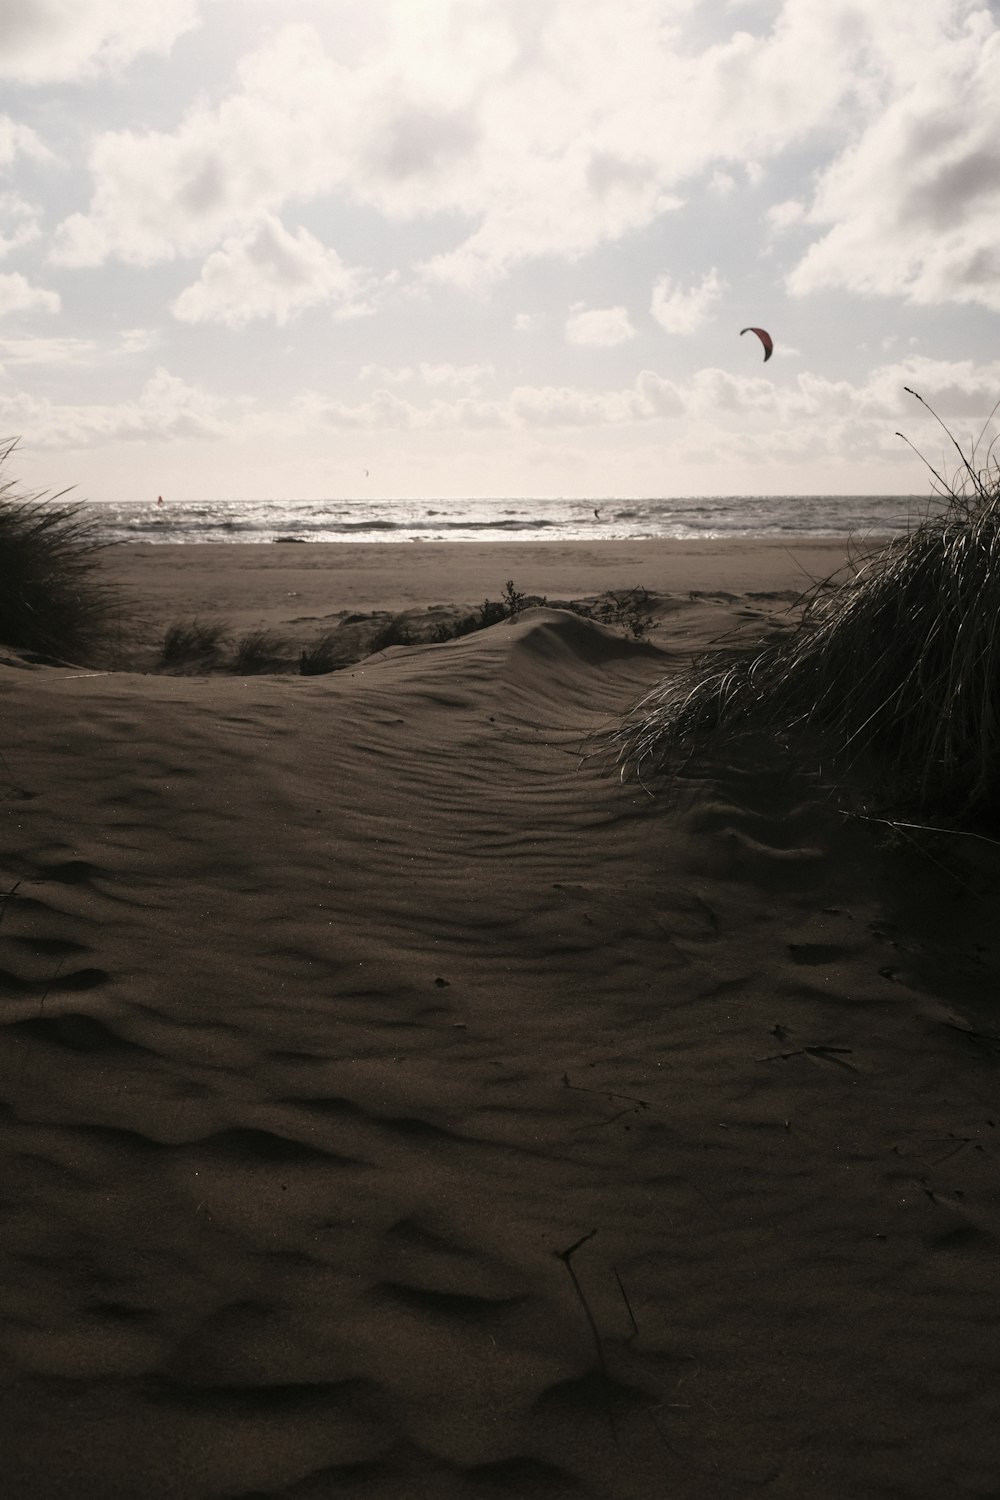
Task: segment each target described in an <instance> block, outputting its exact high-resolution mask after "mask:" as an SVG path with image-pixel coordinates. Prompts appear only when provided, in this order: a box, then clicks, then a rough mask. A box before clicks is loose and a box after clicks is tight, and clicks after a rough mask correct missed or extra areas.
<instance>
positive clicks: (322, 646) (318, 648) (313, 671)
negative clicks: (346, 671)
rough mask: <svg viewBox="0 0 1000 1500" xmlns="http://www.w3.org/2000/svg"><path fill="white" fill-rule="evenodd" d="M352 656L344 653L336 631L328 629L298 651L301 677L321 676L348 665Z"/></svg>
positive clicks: (352, 658)
mask: <svg viewBox="0 0 1000 1500" xmlns="http://www.w3.org/2000/svg"><path fill="white" fill-rule="evenodd" d="M353 660H354V657H353V656H350V655H345V651H344V645H343V642H342V641H341V639H340V636H339V635H338V633H337V631H335V630H331V631H328V632H327V634H326V635H321V636H320V638H319V640H317V641H313V642H311V644H310V645H308V646H303V647H302V650H301V651H300V652H299V673H300V675H301V676H302V677H323V676H325V675H326V674H327V673H328V672H336V671H337V670H338V669H339V668H340V667H345V666H349V665H350V663H351V661H353Z"/></svg>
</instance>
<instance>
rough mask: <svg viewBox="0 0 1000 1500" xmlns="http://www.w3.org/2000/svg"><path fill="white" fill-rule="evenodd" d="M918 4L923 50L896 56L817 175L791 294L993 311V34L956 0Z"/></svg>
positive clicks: (997, 47)
mask: <svg viewBox="0 0 1000 1500" xmlns="http://www.w3.org/2000/svg"><path fill="white" fill-rule="evenodd" d="M918 9H920V10H923V8H922V7H921V8H918ZM928 9H929V10H930V11H931V12H932V13H933V15H932V25H931V26H930V27H928V25H927V24H926V23H925V25H924V26H923V27H922V28H921V32H922V38H923V44H924V49H923V50H920V51H917V50H916V49H911V48H908V47H906V46H905V45H904V46H903V48H902V49H900V50H901V55H900V56H899V57H898V58H897V59H896V66H895V68H894V71H893V75H892V82H893V83H894V84H895V85H896V92H895V94H893V93H892V91H890V90H887V91H886V98H885V107H884V108H883V109H881V110H880V111H878V113H877V114H875V115H874V116H873V119H872V121H871V123H869V124H868V125H867V128H866V129H864V130H863V131H862V132H861V133H860V135H859V136H858V138H857V139H856V140H855V141H853V142H852V144H851V145H850V146H849V147H848V148H847V149H846V150H845V151H844V152H843V153H842V154H841V155H840V156H839V157H838V158H837V159H836V160H835V161H834V162H833V163H832V164H831V165H830V166H829V167H828V168H827V169H826V171H825V172H824V173H823V175H822V178H821V180H820V183H819V187H818V190H817V193H816V196H815V200H814V202H813V204H812V206H811V209H810V212H809V216H808V217H809V222H810V223H811V224H813V225H821V226H824V229H825V232H824V233H823V234H822V235H821V237H820V238H819V239H818V240H817V241H816V242H815V243H814V244H813V245H812V246H811V247H810V248H809V250H808V251H807V252H806V254H805V255H804V256H803V258H802V260H801V261H800V262H799V264H798V265H797V266H796V268H795V269H794V271H793V272H792V274H791V276H790V277H789V281H788V285H789V289H790V290H791V291H792V292H793V293H796V294H799V295H803V294H806V293H808V292H813V291H817V290H820V289H824V288H829V287H839V288H844V289H846V290H849V291H852V292H860V293H862V294H871V293H875V294H881V295H884V296H905V297H906V298H908V299H909V300H910V301H911V302H914V303H923V304H940V303H946V302H975V303H979V304H981V305H983V306H985V307H988V308H991V309H993V310H994V311H996V310H1000V249H998V245H997V223H998V219H1000V146H998V144H997V142H998V140H1000V91H998V89H997V87H996V78H997V71H998V68H1000V33H998V32H997V30H996V27H995V25H994V22H993V20H992V19H991V17H990V16H989V14H988V13H987V12H986V11H985V10H976V9H974V8H973V7H972V6H970V5H968V4H960V3H958V0H955V3H952V4H948V5H945V4H943V3H942V4H938V5H935V6H933V7H929V8H928ZM911 31H912V28H911Z"/></svg>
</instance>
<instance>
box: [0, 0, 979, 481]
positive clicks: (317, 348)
mask: <svg viewBox="0 0 1000 1500" xmlns="http://www.w3.org/2000/svg"><path fill="white" fill-rule="evenodd" d="M998 78H1000V6H998V5H997V4H993V5H990V4H984V3H982V0H980V3H975V0H919V3H914V0H614V3H613V4H612V3H609V0H156V3H155V4H153V5H148V6H146V5H139V4H136V3H135V0H3V3H2V6H0V436H2V435H9V436H11V437H19V438H20V439H21V453H20V457H19V458H18V460H17V466H18V474H19V477H21V478H22V479H24V480H25V481H26V482H28V483H30V484H33V485H36V486H38V487H44V488H49V489H52V488H61V487H62V486H64V485H75V486H77V491H78V494H79V496H80V498H87V499H92V500H99V499H104V498H107V499H118V500H124V499H145V498H149V497H151V496H153V497H155V495H156V494H157V493H161V492H162V493H163V494H165V495H169V496H171V497H176V498H197V497H205V498H209V497H211V498H239V497H241V496H254V497H265V496H275V497H315V498H320V497H324V496H331V497H344V496H350V495H356V494H359V493H362V494H365V495H368V496H374V495H379V494H382V495H386V496H414V497H421V496H426V497H432V496H434V497H450V496H454V497H461V496H463V495H470V496H531V495H539V496H541V495H580V496H609V495H618V496H642V495H698V494H734V493H747V494H767V493H796V492H825V493H862V492H880V493H906V492H917V493H923V492H925V491H926V477H925V473H924V471H923V470H922V469H921V467H920V464H919V461H918V460H917V459H916V458H915V456H914V455H913V454H912V453H911V452H910V451H909V450H908V449H907V448H906V446H905V445H904V444H903V443H902V442H901V441H900V439H899V438H898V437H897V436H896V435H895V434H896V431H897V429H898V428H902V429H903V430H904V431H905V432H906V433H907V435H908V436H910V437H911V438H912V439H913V441H914V442H915V443H916V444H917V445H918V446H919V447H920V448H921V449H922V451H923V452H925V453H926V454H927V456H928V457H929V458H930V459H931V460H932V461H934V462H937V461H938V460H939V458H940V456H941V453H942V439H941V435H940V433H939V432H937V431H936V430H935V428H934V425H933V422H932V421H931V419H930V418H929V417H928V416H927V414H926V413H925V412H923V411H922V410H921V409H920V408H919V407H918V406H917V405H916V403H914V402H913V400H912V398H910V397H908V396H906V395H905V394H904V392H903V386H904V385H911V386H914V387H915V388H916V389H917V390H919V391H920V392H921V394H922V395H923V396H924V397H925V398H926V399H927V400H929V401H931V402H932V403H933V404H934V405H935V406H936V407H937V409H938V410H939V411H940V413H941V414H942V416H944V417H945V418H947V420H948V421H949V423H950V424H951V425H953V426H954V428H955V430H956V432H957V433H958V434H959V436H961V437H963V438H964V437H965V436H966V435H971V434H973V433H974V432H975V431H976V430H977V429H978V426H980V425H981V424H982V422H983V421H984V420H985V418H986V417H987V415H988V413H989V411H990V409H991V408H992V407H993V405H994V403H995V402H996V401H997V400H998V398H1000V86H998V82H997V80H998ZM748 323H749V324H761V325H763V326H764V327H766V328H769V329H770V330H771V332H772V334H773V336H774V340H775V346H776V348H775V354H774V357H773V359H772V360H771V361H770V362H769V363H768V364H767V365H766V366H765V365H764V364H763V362H762V349H761V346H760V344H759V343H758V342H757V340H756V339H755V338H754V336H753V335H752V334H751V335H747V336H746V337H744V338H741V337H740V329H741V328H742V327H743V326H744V325H746V324H748ZM365 470H368V475H367V477H366V475H365Z"/></svg>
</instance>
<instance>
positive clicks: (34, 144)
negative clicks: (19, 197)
mask: <svg viewBox="0 0 1000 1500" xmlns="http://www.w3.org/2000/svg"><path fill="white" fill-rule="evenodd" d="M18 156H28V157H33V158H34V159H35V160H36V161H49V160H51V157H52V153H51V151H50V150H49V148H48V147H47V146H46V145H45V143H44V141H43V140H42V139H41V138H40V136H38V135H37V134H36V133H35V131H33V130H32V129H30V127H29V126H27V125H21V124H19V123H18V122H17V121H16V120H12V119H11V117H10V115H0V167H9V166H10V165H11V163H12V162H13V161H14V159H15V158H16V157H18Z"/></svg>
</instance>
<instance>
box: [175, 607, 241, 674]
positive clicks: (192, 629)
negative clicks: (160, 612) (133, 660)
mask: <svg viewBox="0 0 1000 1500" xmlns="http://www.w3.org/2000/svg"><path fill="white" fill-rule="evenodd" d="M229 632H230V627H229V621H228V620H221V619H218V618H216V617H214V616H213V617H212V618H211V619H202V618H196V619H194V620H175V621H174V623H173V624H172V625H170V626H168V627H167V630H166V632H165V633H164V636H163V645H162V646H161V648H160V659H161V660H162V661H163V662H164V663H165V664H166V665H168V666H178V665H180V664H181V663H184V662H195V661H207V660H211V659H212V658H213V657H215V656H217V655H218V653H219V651H220V650H221V648H222V647H223V645H224V644H225V643H226V642H227V641H228V639H229Z"/></svg>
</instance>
